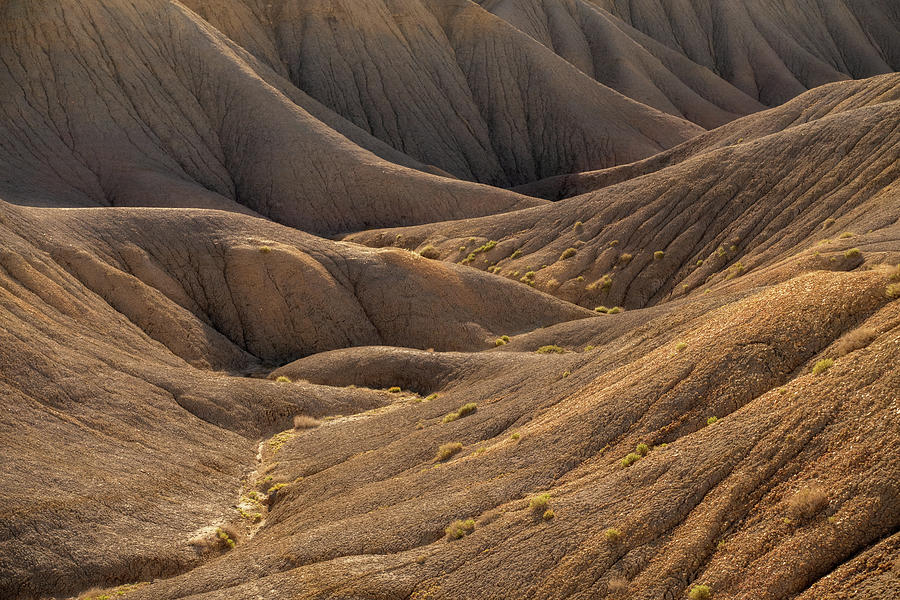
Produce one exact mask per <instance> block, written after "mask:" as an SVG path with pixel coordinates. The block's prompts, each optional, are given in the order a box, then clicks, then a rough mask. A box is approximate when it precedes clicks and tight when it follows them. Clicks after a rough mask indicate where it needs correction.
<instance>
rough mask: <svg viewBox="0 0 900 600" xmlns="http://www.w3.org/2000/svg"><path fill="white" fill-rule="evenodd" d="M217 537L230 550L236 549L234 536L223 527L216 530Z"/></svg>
mask: <svg viewBox="0 0 900 600" xmlns="http://www.w3.org/2000/svg"><path fill="white" fill-rule="evenodd" d="M216 537H217V538H219V539H220V540H221V541H222V543H223V544H224V545H225V546H226V547H227V548H228V549H229V550H231V549H234V546H235V544H236V543H237V542H235V538H234V535H233V534H232V533H231V532H229V531H226V530H225V529H223V528H221V527H219V528H218V529H216Z"/></svg>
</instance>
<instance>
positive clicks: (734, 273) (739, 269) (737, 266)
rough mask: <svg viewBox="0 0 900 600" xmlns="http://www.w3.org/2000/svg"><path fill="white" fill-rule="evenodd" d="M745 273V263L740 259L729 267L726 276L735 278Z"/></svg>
mask: <svg viewBox="0 0 900 600" xmlns="http://www.w3.org/2000/svg"><path fill="white" fill-rule="evenodd" d="M743 274H744V265H743V264H742V263H741V261H738V262H736V263H734V264H733V265H731V267H729V268H728V274H727V275H726V276H725V279H726V280H728V279H734V278H735V277H740V276H741V275H743Z"/></svg>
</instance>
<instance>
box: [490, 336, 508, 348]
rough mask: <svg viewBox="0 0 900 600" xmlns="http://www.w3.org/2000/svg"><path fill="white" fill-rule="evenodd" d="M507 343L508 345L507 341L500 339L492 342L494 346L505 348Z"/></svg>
mask: <svg viewBox="0 0 900 600" xmlns="http://www.w3.org/2000/svg"><path fill="white" fill-rule="evenodd" d="M503 337H506V336H503ZM508 343H509V340H508V339H506V340H504V339H503V338H502V337H499V338H497V339H496V340H494V345H495V346H505V345H507V344H508Z"/></svg>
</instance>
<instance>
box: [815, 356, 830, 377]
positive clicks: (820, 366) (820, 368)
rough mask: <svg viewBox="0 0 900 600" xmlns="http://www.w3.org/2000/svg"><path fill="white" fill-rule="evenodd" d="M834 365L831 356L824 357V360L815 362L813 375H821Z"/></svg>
mask: <svg viewBox="0 0 900 600" xmlns="http://www.w3.org/2000/svg"><path fill="white" fill-rule="evenodd" d="M832 366H834V360H832V359H830V358H823V359H822V360H820V361H819V362H817V363H816V364H815V366H814V367H813V369H812V373H813V375H821V374H822V373H824V372H825V371H827V370H828V369H830V368H831V367H832Z"/></svg>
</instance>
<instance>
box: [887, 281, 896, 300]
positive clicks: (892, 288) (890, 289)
mask: <svg viewBox="0 0 900 600" xmlns="http://www.w3.org/2000/svg"><path fill="white" fill-rule="evenodd" d="M884 293H885V295H887V297H888V298H890V299H891V300H894V299H896V298H900V283H892V284H890V285H889V286H887V288H885V290H884Z"/></svg>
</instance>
